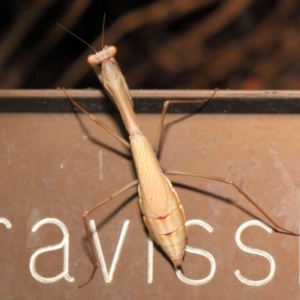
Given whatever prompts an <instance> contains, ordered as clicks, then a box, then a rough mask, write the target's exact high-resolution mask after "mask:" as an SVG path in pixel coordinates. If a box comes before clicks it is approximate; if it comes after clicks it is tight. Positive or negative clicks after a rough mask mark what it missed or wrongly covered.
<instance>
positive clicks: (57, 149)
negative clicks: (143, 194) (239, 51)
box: [0, 113, 300, 299]
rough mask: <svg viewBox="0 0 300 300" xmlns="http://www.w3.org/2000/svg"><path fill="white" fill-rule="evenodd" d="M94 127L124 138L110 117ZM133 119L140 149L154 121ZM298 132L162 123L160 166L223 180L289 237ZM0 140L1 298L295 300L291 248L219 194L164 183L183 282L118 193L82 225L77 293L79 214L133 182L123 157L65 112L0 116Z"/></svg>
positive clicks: (284, 127) (295, 126) (206, 119)
mask: <svg viewBox="0 0 300 300" xmlns="http://www.w3.org/2000/svg"><path fill="white" fill-rule="evenodd" d="M97 115H98V117H99V118H101V120H102V121H103V122H105V123H106V124H107V125H109V126H110V127H111V128H113V129H114V130H116V131H117V132H120V133H121V134H123V133H124V131H123V127H122V125H121V122H120V118H119V116H118V115H117V114H116V115H108V114H97ZM138 119H139V122H140V124H141V127H142V129H143V130H144V133H145V135H146V136H147V137H148V138H149V140H150V141H154V138H155V133H156V129H157V126H158V121H159V114H145V113H144V114H139V115H138ZM299 123H300V119H299V115H297V114H294V115H290V114H286V115H278V114H272V115H270V114H269V115H266V114H261V115H257V114H251V115H250V114H249V115H248V114H243V115H239V114H231V115H224V114H209V115H207V114H196V115H193V116H192V117H188V118H183V115H181V114H175V115H174V114H172V115H168V117H167V126H166V131H165V134H164V140H163V148H162V151H161V155H160V162H161V164H162V166H163V167H164V168H167V169H173V170H180V171H184V170H186V171H190V172H200V173H203V174H210V175H215V176H219V177H226V178H230V179H233V180H234V181H235V182H236V183H237V185H238V186H240V187H241V188H242V189H243V190H245V191H246V192H247V193H248V194H250V195H251V197H253V198H254V199H255V200H256V201H257V202H258V203H259V204H260V205H261V206H262V207H263V208H264V209H265V210H266V211H267V212H268V213H269V214H270V215H271V216H272V217H273V218H274V219H275V220H276V221H278V223H280V224H281V225H283V226H284V227H287V228H289V229H291V230H293V231H298V224H299V218H300V199H299V198H300V176H299V168H300V163H299V153H300V144H299V142H298V140H299V138H298V135H299ZM0 135H1V145H0V153H1V160H0V170H1V173H0V174H1V181H0V184H1V187H0V201H1V206H0V218H1V219H0V232H1V235H0V238H1V247H0V255H1V263H0V277H1V285H0V294H1V295H2V297H4V298H5V299H84V298H86V299H153V298H154V297H155V298H159V299H161V298H164V299H172V298H173V299H283V298H289V299H298V298H299V296H300V288H299V280H300V277H299V240H298V238H296V237H293V236H289V235H284V234H278V233H275V232H274V231H273V230H272V228H271V227H270V226H269V225H270V224H269V223H267V224H268V225H266V224H265V223H262V222H261V221H265V219H264V218H263V216H262V215H261V214H260V213H259V212H258V211H257V210H256V209H255V208H254V207H253V206H251V205H250V204H249V203H248V202H247V201H246V200H245V199H244V198H243V196H241V195H240V194H238V193H237V192H236V191H235V190H234V189H233V188H232V187H231V186H228V185H225V184H222V183H219V182H215V181H209V180H201V179H197V178H192V177H183V176H170V177H169V178H170V180H171V181H172V182H173V183H174V186H175V189H176V190H177V192H178V194H179V196H180V199H181V202H182V204H183V206H184V208H185V211H186V217H187V220H188V231H189V236H188V247H187V251H186V255H185V259H184V264H183V272H182V273H177V274H176V273H175V272H174V269H173V266H172V265H171V263H170V261H169V260H168V259H167V258H166V257H165V256H164V255H163V254H162V253H161V251H160V250H159V249H158V248H157V247H156V246H154V245H153V244H152V243H151V240H149V239H148V235H147V232H146V230H145V227H144V225H143V223H142V219H141V213H140V211H139V207H138V203H137V200H138V197H137V190H136V188H132V189H131V190H129V191H127V192H125V193H124V194H122V195H120V196H119V197H117V198H116V199H114V200H112V201H111V202H109V203H108V204H106V205H104V206H103V207H101V208H100V209H99V210H98V211H96V212H95V213H94V214H93V215H92V217H91V220H94V224H95V228H96V233H95V234H94V238H95V244H96V245H98V246H97V255H98V257H99V260H100V261H101V262H102V263H101V265H100V267H99V268H98V270H97V272H96V275H95V278H94V279H93V280H92V281H91V282H90V283H89V284H88V285H87V286H86V287H84V288H81V289H78V285H79V284H80V283H82V282H84V281H85V280H86V279H87V278H88V276H89V275H90V272H91V270H92V262H91V254H90V250H89V248H88V244H87V240H86V235H85V231H84V228H83V224H82V218H81V215H82V213H83V212H84V211H85V210H87V209H88V208H90V207H92V206H93V205H94V204H96V203H98V202H100V201H101V200H103V199H104V198H106V197H107V196H109V195H111V194H112V193H114V192H115V191H116V190H118V189H120V188H121V187H123V186H125V185H126V184H128V183H130V182H131V181H133V180H134V179H135V178H136V177H135V171H134V168H133V165H132V161H131V158H130V153H129V151H128V149H126V148H125V147H124V146H123V145H121V144H120V143H119V142H118V141H117V140H115V139H113V138H112V137H111V136H109V134H108V133H106V132H104V131H103V130H102V129H101V128H99V127H98V126H96V125H95V124H93V123H92V122H91V121H90V120H89V119H88V118H86V117H85V116H82V115H81V114H80V115H78V116H76V115H75V114H74V113H51V114H49V113H48V114H47V113H44V114H43V113H3V114H1V117H0ZM259 220H260V221H259ZM4 298H3V299H4Z"/></svg>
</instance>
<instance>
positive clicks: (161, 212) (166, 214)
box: [64, 46, 299, 287]
mask: <svg viewBox="0 0 300 300" xmlns="http://www.w3.org/2000/svg"><path fill="white" fill-rule="evenodd" d="M93 50H94V51H95V52H96V53H95V54H94V55H90V56H89V57H88V63H89V64H90V66H91V67H92V68H93V69H94V71H95V73H96V76H97V77H98V79H99V81H100V82H101V84H102V85H103V87H104V89H105V90H106V92H107V94H108V95H109V97H110V99H111V100H112V102H113V103H114V104H115V106H116V107H117V108H118V110H119V112H120V114H121V117H122V119H123V122H124V125H125V128H126V130H127V132H128V134H129V142H128V141H126V140H125V139H124V138H123V137H121V136H119V135H118V134H117V133H115V132H114V131H113V130H112V129H110V128H109V127H108V126H106V125H105V124H104V123H102V121H101V120H99V119H97V118H95V117H94V116H93V115H91V114H90V113H89V112H87V111H86V110H85V109H84V108H83V107H81V106H80V105H79V104H78V103H76V102H75V101H74V100H73V99H72V98H70V97H68V98H69V99H70V101H71V102H72V104H73V105H74V106H75V107H77V108H78V109H79V110H80V111H82V112H83V113H85V114H86V115H87V116H88V117H89V118H90V119H91V120H93V121H94V122H95V123H97V124H98V125H99V126H101V127H102V128H103V129H104V130H106V131H107V132H109V133H110V134H111V135H112V136H114V137H115V138H116V139H117V140H119V141H120V142H121V143H123V144H124V145H125V146H126V147H128V148H129V149H130V150H131V153H132V157H133V162H134V166H135V170H136V175H137V180H134V181H133V182H131V183H129V184H127V185H126V186H124V187H123V188H121V189H120V190H118V191H117V192H115V193H114V194H112V195H110V196H109V197H107V198H106V199H104V200H103V201H101V202H100V203H98V204H96V205H95V206H93V207H92V208H91V209H89V210H87V211H86V212H84V213H83V223H84V227H85V231H86V234H87V237H88V243H89V246H90V249H91V252H92V258H93V270H92V273H91V275H90V277H89V278H88V280H87V281H86V282H85V283H83V284H82V285H80V287H83V286H85V285H86V284H88V283H89V282H90V281H91V280H92V278H93V277H94V274H95V272H96V269H97V267H98V261H97V256H96V252H95V248H94V246H93V242H92V235H91V231H90V229H89V227H88V219H87V218H88V216H90V215H91V214H92V213H93V212H94V211H95V210H96V209H98V208H99V207H101V206H102V205H104V204H105V203H107V202H109V201H110V200H112V199H113V198H115V197H116V196H118V195H120V194H122V193H123V192H124V191H126V190H128V189H130V188H132V187H134V186H138V194H139V204H140V208H141V212H142V214H143V220H144V223H145V226H146V227H147V229H148V231H149V232H150V235H151V237H152V239H153V240H154V241H155V242H156V244H158V245H159V246H160V247H161V249H162V250H163V251H164V252H165V254H166V255H167V256H168V257H169V258H170V260H171V261H172V263H173V265H174V267H175V269H176V270H178V269H180V268H181V266H182V260H183V257H184V251H185V246H186V241H187V237H188V232H187V228H186V226H185V220H186V219H185V214H184V210H183V207H182V205H181V204H180V200H179V197H178V195H177V193H176V191H175V189H174V188H173V186H172V183H171V182H170V180H169V179H168V178H167V177H166V175H182V176H191V177H197V178H201V179H206V180H213V181H218V182H222V183H224V184H228V185H231V186H232V187H233V188H234V189H235V190H236V191H238V192H239V193H240V194H242V195H243V196H244V197H245V198H246V199H247V200H248V201H249V202H250V203H251V204H252V205H254V206H255V207H256V208H257V209H258V210H259V211H260V212H261V213H262V214H263V215H264V216H265V217H266V218H267V219H268V220H269V221H270V222H271V223H272V224H273V226H274V227H275V228H277V229H278V230H277V231H278V232H283V233H286V234H290V235H295V236H298V235H299V234H297V233H295V232H293V231H290V230H288V229H286V228H284V227H282V226H280V225H279V224H277V223H276V222H275V221H274V220H273V219H272V218H271V217H270V216H269V215H268V214H267V213H266V212H265V211H264V210H263V209H261V208H260V206H259V205H258V204H257V203H256V202H255V201H254V200H253V199H252V198H251V197H250V196H249V195H248V194H247V193H246V192H244V191H243V190H242V189H241V188H240V187H239V186H238V185H237V184H235V183H234V182H233V181H232V180H230V179H227V178H221V177H216V176H210V175H205V174H200V173H194V172H186V171H176V170H166V169H164V168H162V167H161V166H160V164H159V162H158V160H157V153H158V152H159V148H160V144H161V140H162V132H163V127H164V121H165V116H166V113H167V110H168V107H169V106H170V105H171V104H174V105H176V104H202V105H203V104H205V103H207V102H208V101H210V100H211V99H212V98H213V96H214V95H215V93H216V90H215V91H214V93H213V94H212V95H211V97H208V98H206V99H200V100H169V101H166V102H165V103H164V106H163V110H162V114H161V118H160V122H159V127H158V132H157V136H156V142H155V146H154V148H153V147H152V146H151V145H150V143H149V142H148V140H147V138H146V137H145V136H144V135H143V132H142V130H141V128H140V126H139V123H138V120H137V117H136V115H135V113H134V110H133V101H132V97H131V95H130V91H129V88H128V86H127V83H126V81H125V79H124V76H123V74H122V72H121V70H120V68H119V66H118V64H117V62H116V60H115V58H114V57H115V55H116V53H117V49H116V47H114V46H104V48H103V50H102V51H99V52H97V51H96V50H95V49H93ZM64 92H65V94H66V95H67V93H66V91H65V90H64ZM67 96H68V95H67Z"/></svg>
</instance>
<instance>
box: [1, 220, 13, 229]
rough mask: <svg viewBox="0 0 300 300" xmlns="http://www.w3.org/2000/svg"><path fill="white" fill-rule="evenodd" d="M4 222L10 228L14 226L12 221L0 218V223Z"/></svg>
mask: <svg viewBox="0 0 300 300" xmlns="http://www.w3.org/2000/svg"><path fill="white" fill-rule="evenodd" d="M1 223H2V224H4V225H5V226H6V228H7V229H10V228H11V227H12V225H11V223H10V221H8V220H7V219H5V218H0V224H1Z"/></svg>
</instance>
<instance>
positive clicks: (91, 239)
mask: <svg viewBox="0 0 300 300" xmlns="http://www.w3.org/2000/svg"><path fill="white" fill-rule="evenodd" d="M136 185H138V181H137V180H134V181H133V182H131V183H129V184H127V185H126V186H124V187H123V188H121V189H120V190H118V191H117V192H115V193H113V194H112V195H111V196H109V197H107V198H105V199H104V200H103V201H101V202H99V203H98V204H96V205H95V206H93V207H92V208H90V209H89V210H87V211H85V212H84V213H83V215H82V218H83V224H84V228H85V231H86V235H87V238H88V243H89V246H90V249H91V252H92V258H93V270H92V272H91V275H90V277H89V278H88V279H87V280H86V281H85V282H84V283H82V284H80V285H79V288H81V287H84V286H85V285H87V284H88V283H89V282H90V281H91V280H92V279H93V277H94V275H95V272H96V270H97V268H98V259H97V255H96V251H95V248H94V246H93V237H92V234H91V231H90V228H89V226H88V219H87V218H88V216H89V215H90V214H91V213H92V212H94V211H95V210H97V209H98V208H100V207H101V206H102V205H104V204H106V203H107V202H109V201H110V200H112V199H114V198H115V197H117V196H118V195H120V194H122V193H123V192H125V191H127V190H128V189H130V188H132V187H133V186H136Z"/></svg>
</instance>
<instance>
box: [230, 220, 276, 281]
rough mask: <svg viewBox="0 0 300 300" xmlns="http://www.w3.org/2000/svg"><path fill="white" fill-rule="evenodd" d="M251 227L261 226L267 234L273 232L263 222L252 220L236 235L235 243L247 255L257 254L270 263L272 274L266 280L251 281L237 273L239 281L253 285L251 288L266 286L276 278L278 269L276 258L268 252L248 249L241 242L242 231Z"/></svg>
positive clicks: (240, 228) (241, 227) (238, 271)
mask: <svg viewBox="0 0 300 300" xmlns="http://www.w3.org/2000/svg"><path fill="white" fill-rule="evenodd" d="M250 226H259V227H261V228H263V229H265V230H266V231H267V232H269V233H271V232H272V231H273V230H272V229H271V228H270V227H269V226H267V225H266V224H264V223H263V222H261V221H258V220H251V221H248V222H245V223H244V224H242V225H241V226H240V227H239V228H238V230H237V232H236V234H235V241H236V244H237V245H238V247H239V248H240V249H241V250H243V251H245V252H247V253H251V254H256V255H259V256H262V257H265V258H266V259H267V260H268V261H269V263H270V272H269V275H268V276H267V277H266V278H264V279H261V280H250V279H247V278H245V277H244V276H243V275H242V274H241V272H240V270H236V271H235V276H236V277H237V278H238V280H239V281H240V282H242V283H244V284H246V285H251V286H261V285H264V284H267V283H268V282H269V281H271V280H272V278H273V277H274V274H275V269H276V265H275V260H274V258H273V257H272V256H271V255H270V254H269V253H267V252H265V251H262V250H260V249H255V248H250V247H247V246H245V245H244V244H243V243H242V241H241V234H242V231H243V230H244V229H245V228H247V227H250Z"/></svg>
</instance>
